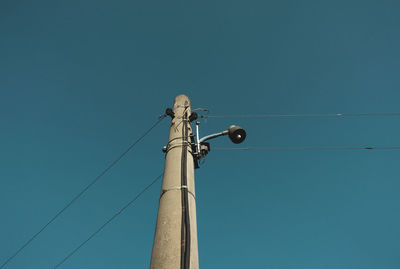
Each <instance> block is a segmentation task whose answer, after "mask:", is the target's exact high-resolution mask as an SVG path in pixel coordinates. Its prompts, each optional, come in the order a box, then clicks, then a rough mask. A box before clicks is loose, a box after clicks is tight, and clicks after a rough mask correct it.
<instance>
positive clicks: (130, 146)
mask: <svg viewBox="0 0 400 269" xmlns="http://www.w3.org/2000/svg"><path fill="white" fill-rule="evenodd" d="M164 118H165V115H161V116H160V117H159V118H158V120H157V121H156V122H155V123H154V124H153V125H152V126H151V127H150V128H149V129H148V130H147V131H145V132H144V133H143V135H141V136H140V137H139V138H138V139H136V141H134V142H133V143H132V144H131V145H129V146H128V148H126V149H125V151H123V152H122V153H121V154H120V155H119V156H118V157H117V158H116V159H115V160H114V161H113V162H111V163H110V164H109V165H108V166H107V167H106V168H105V169H104V170H103V171H102V172H101V173H100V174H99V175H98V176H96V177H95V178H94V179H93V180H92V181H91V182H90V183H89V184H88V185H87V186H86V187H84V188H83V189H82V190H81V191H80V192H79V193H78V194H76V195H75V196H74V198H72V200H71V201H70V202H69V203H67V204H66V205H65V206H64V207H63V208H62V209H61V210H60V211H58V212H57V213H56V214H55V215H54V216H53V217H52V218H51V219H50V220H49V221H48V222H47V223H46V224H45V225H44V226H43V227H42V228H40V230H39V231H38V232H36V233H35V234H34V235H33V236H32V237H31V238H29V240H28V241H26V242H25V243H24V244H23V245H22V246H21V247H20V248H19V249H18V250H17V251H16V252H15V253H14V254H13V255H11V256H10V257H9V258H8V259H7V260H6V261H5V262H4V263H3V264H2V265H1V266H0V269H1V268H3V267H4V266H6V265H7V264H8V263H9V262H10V261H11V260H12V259H14V258H15V257H16V256H17V255H18V254H19V253H20V252H21V251H22V250H23V249H24V248H25V247H27V246H28V245H29V244H30V243H31V242H32V241H33V240H34V239H35V238H36V237H37V236H38V235H39V234H41V233H42V232H43V231H44V230H45V229H46V228H47V227H48V226H49V225H50V224H51V223H52V222H53V221H54V220H56V219H57V218H58V217H59V216H60V215H61V214H62V213H63V212H64V211H65V210H66V209H67V208H69V207H70V206H71V205H72V204H73V203H75V202H76V200H78V199H79V198H80V197H81V196H82V195H83V194H84V193H85V192H86V191H87V190H88V189H89V188H90V187H92V186H93V185H94V184H95V183H96V182H97V181H98V180H99V179H100V178H102V177H103V176H104V175H105V174H106V173H107V172H108V171H109V170H111V168H113V167H114V166H115V165H116V164H117V163H118V162H119V161H120V160H121V159H122V158H123V157H124V156H125V155H126V154H128V152H129V151H131V149H132V148H133V147H134V146H136V144H137V143H139V142H140V141H141V140H142V139H143V138H144V137H145V136H146V135H148V134H149V133H150V131H151V130H153V129H154V128H155V127H156V126H157V125H158V124H159V123H160V122H161V121H162V119H164Z"/></svg>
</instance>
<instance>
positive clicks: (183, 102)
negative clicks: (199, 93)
mask: <svg viewBox="0 0 400 269" xmlns="http://www.w3.org/2000/svg"><path fill="white" fill-rule="evenodd" d="M187 106H190V99H189V97H187V96H186V95H184V94H180V95H178V96H177V97H175V101H174V107H187Z"/></svg>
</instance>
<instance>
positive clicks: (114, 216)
mask: <svg viewBox="0 0 400 269" xmlns="http://www.w3.org/2000/svg"><path fill="white" fill-rule="evenodd" d="M162 175H163V174H161V175H159V176H158V177H156V178H155V179H154V180H153V181H152V182H151V183H150V184H149V185H147V186H146V187H145V188H144V189H143V190H142V191H140V192H139V193H138V194H137V195H136V196H135V197H134V198H133V199H132V200H130V201H129V202H128V203H126V204H125V205H124V206H123V207H122V208H121V209H120V210H119V211H117V212H116V213H115V214H114V215H113V216H112V217H111V218H109V219H108V220H107V221H106V222H105V223H104V224H103V225H101V226H100V227H99V228H98V229H97V230H96V231H95V232H93V233H92V234H91V235H90V236H89V237H88V238H87V239H86V240H85V241H83V242H82V243H81V244H80V245H79V246H77V247H76V248H75V249H74V250H73V251H71V252H70V253H69V254H68V255H67V256H66V257H65V258H64V259H62V261H61V262H59V263H58V264H57V265H56V266H54V269H56V268H58V267H59V266H60V265H62V264H63V263H64V262H66V261H67V260H68V259H69V258H71V257H72V255H74V254H75V253H76V252H77V251H78V250H79V249H80V248H81V247H82V246H83V245H85V244H86V243H87V242H89V241H90V240H91V239H92V238H93V237H94V236H95V235H96V234H98V233H99V232H100V231H101V230H103V229H104V228H105V227H106V226H107V225H108V224H109V223H110V222H111V221H113V220H114V219H115V218H116V217H117V216H118V215H120V214H121V213H122V212H123V211H124V210H125V209H127V208H128V207H129V206H131V205H132V204H133V203H134V202H135V201H136V200H137V199H138V198H139V197H140V196H141V195H142V194H143V193H145V192H146V191H147V190H148V189H149V188H150V187H151V186H153V184H154V183H156V182H157V181H158V180H159V179H160V178H161V177H162Z"/></svg>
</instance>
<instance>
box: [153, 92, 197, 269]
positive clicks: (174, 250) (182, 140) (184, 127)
mask: <svg viewBox="0 0 400 269" xmlns="http://www.w3.org/2000/svg"><path fill="white" fill-rule="evenodd" d="M167 112H168V111H167ZM167 114H169V115H170V116H171V118H172V120H171V127H170V132H169V139H168V144H167V147H166V158H165V168H164V177H163V182H162V187H161V194H160V201H159V208H158V215H157V224H156V231H155V236H154V243H153V251H152V256H151V263H150V269H189V268H190V269H198V268H199V260H198V247H197V224H196V199H195V184H194V163H193V155H192V153H191V151H192V149H191V141H190V139H191V135H192V132H193V130H192V126H191V122H190V121H189V116H190V115H191V108H190V100H189V98H188V97H187V96H185V95H179V96H177V97H176V98H175V101H174V107H173V111H171V110H170V111H169V113H167Z"/></svg>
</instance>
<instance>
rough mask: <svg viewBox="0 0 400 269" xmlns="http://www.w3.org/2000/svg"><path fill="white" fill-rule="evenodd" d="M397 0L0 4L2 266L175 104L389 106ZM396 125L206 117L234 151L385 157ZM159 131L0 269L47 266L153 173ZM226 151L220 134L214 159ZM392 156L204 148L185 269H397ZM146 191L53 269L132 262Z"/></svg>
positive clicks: (395, 67)
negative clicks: (239, 140) (241, 133)
mask: <svg viewBox="0 0 400 269" xmlns="http://www.w3.org/2000/svg"><path fill="white" fill-rule="evenodd" d="M399 8H400V2H399V1H396V0H392V1H390V0H379V1H378V0H374V1H371V0H363V1H354V0H346V1H340V0H339V1H325V0H322V1H321V0H318V1H317V0H315V1H312V0H305V1H286V0H285V1H275V0H274V1H261V0H259V1H256V0H249V1H236V0H229V1H227V0H221V1H209V0H204V1H183V0H179V1H177V0H172V1H160V0H150V1H127V0H115V1H102V0H96V1H94V0H88V1H78V0H69V1H45V0H40V1H23V0H21V1H11V0H3V1H1V2H0V122H1V126H2V128H1V132H0V139H1V141H2V143H1V153H0V163H1V169H0V180H1V188H0V210H1V215H2V219H1V222H0V242H1V243H0V263H2V262H3V261H5V260H6V259H7V258H8V257H9V256H10V255H11V254H12V253H14V251H15V250H16V249H18V248H19V247H20V246H21V245H22V244H23V243H24V242H25V241H26V240H27V239H28V238H29V237H30V236H32V234H34V233H35V232H36V231H38V230H39V229H40V227H42V226H43V225H44V224H45V223H46V222H47V221H48V220H49V219H50V218H51V217H52V216H53V215H54V214H55V213H56V212H57V211H58V210H60V208H62V207H63V206H64V205H65V204H66V203H67V202H69V201H70V199H71V198H72V197H73V196H74V195H75V194H76V193H77V192H78V191H79V190H81V189H82V188H83V187H84V186H86V185H87V184H88V183H89V182H90V181H91V180H92V179H93V178H94V177H95V176H96V175H97V174H99V173H100V172H101V171H102V170H103V169H104V168H105V167H106V166H107V165H108V164H109V163H110V162H111V161H112V160H113V159H115V158H116V157H117V156H118V155H119V154H120V153H121V152H122V151H123V150H124V149H125V148H126V147H127V145H128V144H129V143H131V142H132V141H133V140H135V139H136V138H137V137H138V136H139V135H140V134H142V133H143V132H144V130H145V129H147V128H148V127H150V125H151V124H152V123H153V122H154V121H155V120H156V119H157V117H158V115H160V114H162V113H163V112H164V110H165V108H166V107H170V106H172V102H173V99H174V97H175V96H176V95H178V94H180V93H185V94H187V95H188V96H189V97H190V98H191V100H192V105H193V108H196V107H207V108H208V109H210V113H211V114H257V113H369V112H399V110H400V107H399V98H400V91H399V86H400V76H399V71H400V61H399V60H400V50H399V47H400V31H399V27H400V16H399ZM399 120H400V119H399V118H398V117H385V118H383V117H370V118H340V119H337V118H295V119H209V120H207V122H202V124H201V134H203V135H205V134H209V133H212V132H216V131H220V130H223V129H225V128H227V127H228V126H229V125H230V124H232V123H234V124H239V125H241V126H243V127H244V128H245V129H246V130H247V133H248V138H247V140H246V141H245V143H244V144H243V145H244V146H369V145H372V146H399V145H400V142H399V137H400V124H399ZM168 127H169V123H168V120H164V121H163V122H162V124H160V125H159V126H158V127H157V128H156V129H155V130H154V131H153V132H152V133H151V134H150V135H149V136H147V137H146V139H145V140H144V141H143V142H142V143H140V144H139V145H138V146H137V147H135V149H134V151H132V152H131V153H130V154H129V155H128V156H127V157H126V158H124V159H123V160H122V161H121V162H120V163H119V164H118V165H117V166H116V167H115V168H114V169H113V170H112V171H111V172H110V173H109V174H107V175H106V176H105V177H104V178H102V179H101V180H100V181H99V182H98V183H97V184H96V185H95V186H94V187H93V188H91V189H90V190H89V191H88V192H87V193H86V194H85V195H84V196H83V197H82V198H81V199H80V200H79V201H78V202H77V203H75V204H74V205H73V206H72V207H71V208H69V209H68V210H67V211H66V212H65V214H63V215H62V216H61V217H60V218H58V219H57V220H56V221H55V222H54V223H53V224H52V225H51V226H49V227H48V229H47V230H46V231H44V232H43V233H42V234H41V235H40V237H38V238H37V239H36V240H35V241H34V242H32V244H31V245H30V246H29V247H27V248H26V249H25V250H23V251H22V252H21V253H20V255H19V256H17V257H16V258H15V259H14V260H13V261H12V262H10V263H9V264H8V266H7V267H5V268H10V269H21V268H29V269H30V268H35V269H36V268H38V269H39V268H40V269H42V268H53V266H54V265H55V264H57V263H58V262H59V261H61V260H62V259H63V258H64V257H65V256H66V255H67V254H68V253H69V252H70V251H71V250H72V249H73V248H75V247H76V246H77V245H78V244H79V243H80V242H82V241H83V240H84V239H86V238H87V237H88V235H89V234H90V233H91V232H93V231H94V230H95V229H97V227H99V226H100V225H101V224H102V223H103V222H104V221H105V220H106V219H107V218H109V217H110V216H112V215H113V214H114V213H115V212H116V211H117V210H118V209H119V208H120V207H121V206H122V205H123V204H125V203H126V202H127V201H128V200H129V199H131V197H133V196H134V195H135V194H136V193H138V192H139V191H140V190H141V189H142V188H143V187H144V186H146V185H147V184H148V183H149V182H151V181H152V180H153V179H154V178H155V177H156V176H157V175H159V174H160V173H161V172H162V170H163V166H164V163H163V161H164V156H163V153H162V152H161V148H162V146H163V145H164V144H165V143H166V141H167V136H168ZM216 146H218V147H225V146H231V144H230V141H229V140H228V139H226V138H221V139H219V140H218V141H217V140H215V141H213V142H212V147H216ZM399 154H400V152H397V151H261V152H260V151H257V152H255V151H252V152H247V151H235V152H232V151H227V152H224V151H211V152H210V154H209V155H208V157H207V161H206V163H205V165H204V166H203V167H202V168H201V169H199V170H197V171H196V184H197V185H196V187H197V190H196V191H197V212H198V230H199V256H200V266H201V268H232V269H234V268H271V269H299V268H304V269H320V268H325V269H343V268H351V269H355V268H357V269H358V268H359V269H370V268H371V269H376V268H385V269H391V268H393V269H394V268H399V266H400V258H399V257H400V256H399V252H400V246H399V239H400V231H399V227H400V217H399V212H400V195H399V190H400V183H399V178H400V177H399V176H400V171H399V167H400V166H399V160H400V155H399ZM159 192H160V182H158V183H157V185H156V186H154V187H153V188H152V189H151V190H150V191H148V192H147V193H146V194H145V195H144V196H142V197H141V198H140V200H138V201H137V203H136V204H135V205H134V206H133V207H131V208H129V209H128V210H127V211H126V212H124V214H122V215H120V216H119V217H118V218H117V219H116V220H115V221H114V222H113V223H112V224H110V225H109V226H108V227H107V228H106V229H105V230H104V231H103V232H102V233H100V234H99V235H98V236H96V237H95V238H94V239H93V240H91V241H90V242H89V243H88V244H86V245H85V246H84V247H83V248H82V249H81V250H80V251H79V252H77V253H76V254H75V255H74V256H73V257H72V258H71V259H70V260H68V261H67V262H66V263H65V264H63V265H62V266H61V267H60V268H65V269H67V268H74V269H76V268H93V269H94V268H96V269H101V268H118V269H125V268H126V269H127V268H148V266H149V263H150V256H151V248H152V242H153V235H154V228H155V221H156V214H157V206H158V197H159Z"/></svg>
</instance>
